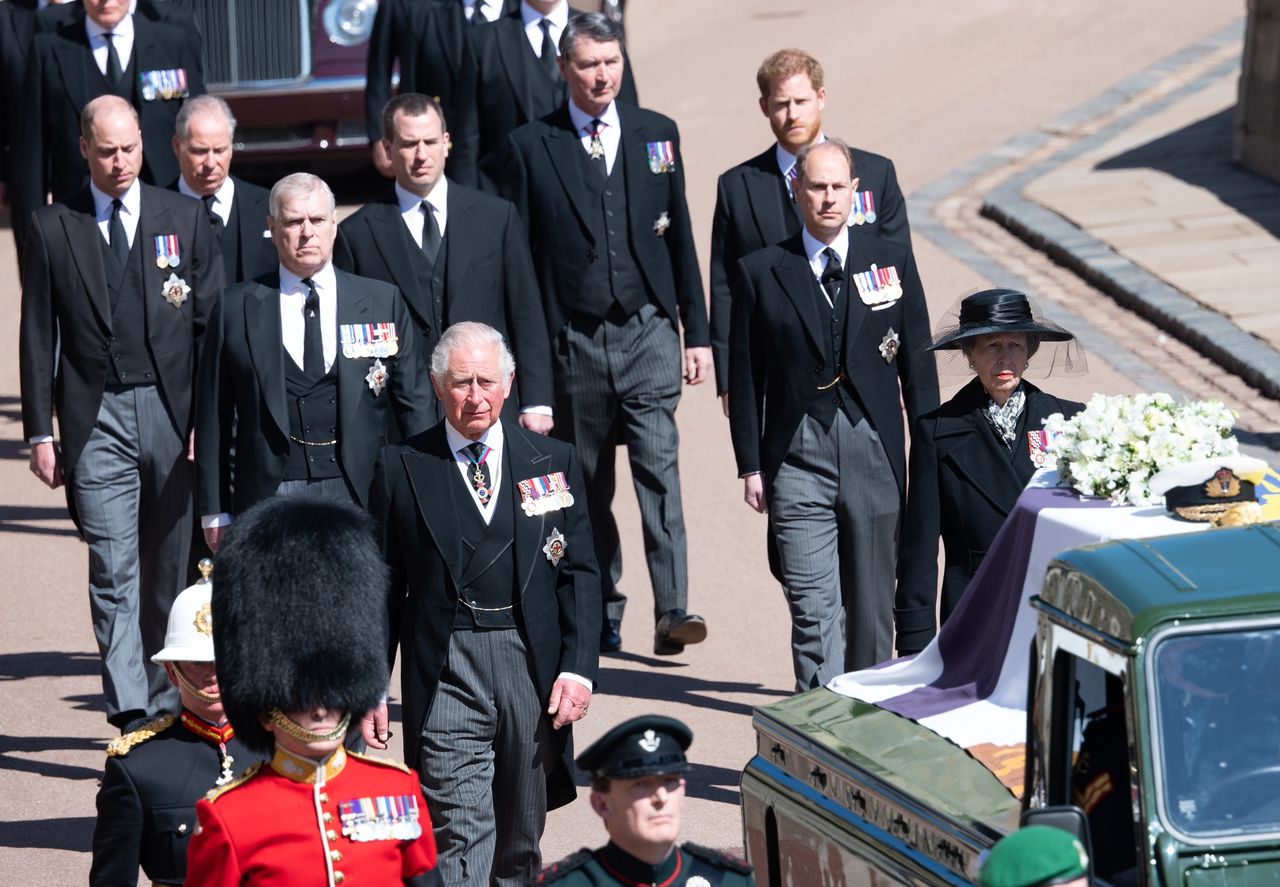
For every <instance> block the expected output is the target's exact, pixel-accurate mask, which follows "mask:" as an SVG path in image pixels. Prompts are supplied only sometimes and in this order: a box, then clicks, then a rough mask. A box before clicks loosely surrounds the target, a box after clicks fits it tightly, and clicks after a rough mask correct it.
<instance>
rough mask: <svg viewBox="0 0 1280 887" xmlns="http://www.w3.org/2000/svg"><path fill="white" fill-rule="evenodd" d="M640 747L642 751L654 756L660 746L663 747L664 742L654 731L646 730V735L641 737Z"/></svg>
mask: <svg viewBox="0 0 1280 887" xmlns="http://www.w3.org/2000/svg"><path fill="white" fill-rule="evenodd" d="M639 745H640V747H641V748H642V749H644V750H645V751H647V752H649V753H650V754H652V753H653V752H656V751H657V750H658V746H660V745H662V740H661V739H659V738H658V734H657V733H654V732H653V731H652V730H645V731H644V735H643V736H641V737H640V740H639Z"/></svg>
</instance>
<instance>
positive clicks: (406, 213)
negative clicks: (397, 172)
mask: <svg viewBox="0 0 1280 887" xmlns="http://www.w3.org/2000/svg"><path fill="white" fill-rule="evenodd" d="M423 200H426V201H427V203H428V204H430V205H431V209H432V212H433V214H434V215H435V217H436V224H437V225H439V226H440V236H441V237H442V238H443V237H444V229H445V226H446V225H447V224H449V180H448V179H447V178H445V177H444V176H441V177H440V179H439V181H437V182H436V185H435V187H434V188H432V189H431V193H430V194H428V195H427V196H426V197H425V198H423V197H419V196H418V195H417V194H414V193H413V192H412V191H408V190H406V189H405V188H403V187H401V185H400V183H399V182H396V203H397V204H399V206H400V215H401V217H402V218H403V219H404V223H405V225H406V226H407V227H408V228H409V236H411V237H412V238H413V242H414V243H416V244H417V245H418V249H422V231H423V226H424V225H426V223H427V220H426V218H425V217H424V216H423V215H422V201H423Z"/></svg>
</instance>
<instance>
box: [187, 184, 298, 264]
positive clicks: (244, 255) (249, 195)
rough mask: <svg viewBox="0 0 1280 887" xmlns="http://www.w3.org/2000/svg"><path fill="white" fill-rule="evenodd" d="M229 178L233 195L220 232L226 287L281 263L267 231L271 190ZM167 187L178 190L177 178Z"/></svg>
mask: <svg viewBox="0 0 1280 887" xmlns="http://www.w3.org/2000/svg"><path fill="white" fill-rule="evenodd" d="M231 180H232V181H233V182H235V191H234V194H235V196H234V197H233V198H232V200H231V215H230V217H229V218H228V220H227V224H226V226H225V227H224V228H223V230H222V234H221V242H222V245H223V250H222V267H223V269H224V270H225V271H226V276H227V286H231V285H233V284H236V283H244V282H245V281H246V280H254V279H256V278H258V277H261V276H262V275H264V274H270V273H271V272H272V271H273V270H275V268H276V266H277V265H278V264H279V262H280V259H279V257H278V255H277V253H276V246H275V243H274V242H273V241H272V240H271V237H270V236H269V234H268V232H267V204H268V199H269V198H270V196H271V192H270V191H268V190H267V189H266V188H260V187H258V186H257V185H255V184H253V183H251V182H246V181H244V179H240V178H237V177H236V176H232V177H231ZM169 189H170V190H171V191H177V190H178V182H177V180H176V179H175V180H174V181H173V183H172V184H171V185H170V186H169ZM179 193H181V192H179Z"/></svg>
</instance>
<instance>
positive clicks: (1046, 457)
mask: <svg viewBox="0 0 1280 887" xmlns="http://www.w3.org/2000/svg"><path fill="white" fill-rule="evenodd" d="M1058 434H1059V432H1056V431H1044V430H1040V431H1028V432H1027V455H1029V456H1030V457H1031V464H1032V465H1034V466H1035V467H1036V468H1043V467H1044V466H1045V465H1047V464H1049V461H1050V458H1051V457H1052V453H1050V451H1049V449H1050V447H1052V446H1053V442H1054V441H1055V440H1057V439H1058Z"/></svg>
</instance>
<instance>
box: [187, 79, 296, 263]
mask: <svg viewBox="0 0 1280 887" xmlns="http://www.w3.org/2000/svg"><path fill="white" fill-rule="evenodd" d="M235 135H236V118H235V115H233V114H232V113H231V108H230V107H228V106H227V103H226V102H224V101H223V100H222V99H220V98H218V97H217V96H214V95H201V96H195V97H194V98H190V99H187V100H186V101H185V102H183V103H182V110H180V111H179V112H178V117H177V120H176V121H175V122H174V133H173V153H174V154H175V155H176V156H177V158H178V169H179V171H180V174H179V175H178V178H177V179H175V180H174V181H173V183H172V184H171V185H170V186H169V187H170V188H172V189H173V190H175V191H178V192H180V193H182V194H185V195H187V196H188V197H194V198H196V199H197V200H200V201H201V202H203V203H204V210H205V213H206V214H207V215H208V217H209V224H210V225H212V226H213V232H214V234H215V235H216V236H217V237H218V239H219V240H220V241H221V244H222V262H223V267H224V268H225V270H226V272H227V283H228V284H233V283H242V282H243V281H246V280H253V279H255V278H257V277H260V276H261V275H263V274H268V273H270V272H271V271H274V270H275V267H276V261H277V260H276V251H275V246H274V244H273V243H272V242H271V232H269V231H267V230H266V227H267V195H268V192H267V189H266V188H259V187H258V186H257V185H254V184H251V183H249V182H246V181H244V180H243V179H239V178H236V177H235V176H233V175H231V158H232V155H233V154H234V148H233V144H232V143H233V142H234V141H235Z"/></svg>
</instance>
